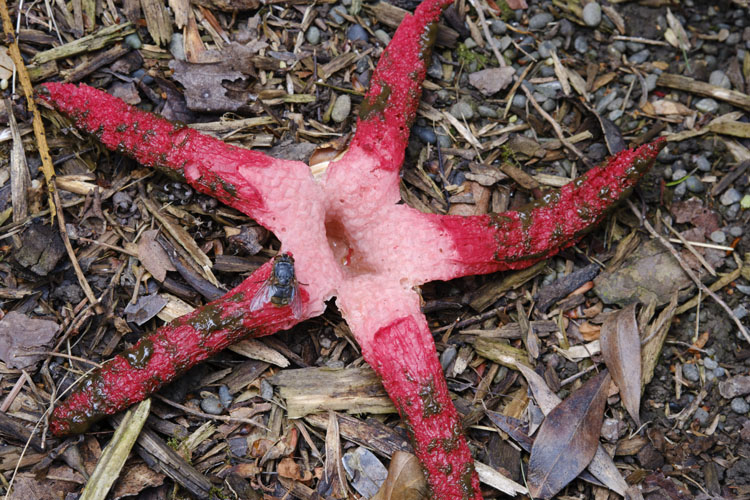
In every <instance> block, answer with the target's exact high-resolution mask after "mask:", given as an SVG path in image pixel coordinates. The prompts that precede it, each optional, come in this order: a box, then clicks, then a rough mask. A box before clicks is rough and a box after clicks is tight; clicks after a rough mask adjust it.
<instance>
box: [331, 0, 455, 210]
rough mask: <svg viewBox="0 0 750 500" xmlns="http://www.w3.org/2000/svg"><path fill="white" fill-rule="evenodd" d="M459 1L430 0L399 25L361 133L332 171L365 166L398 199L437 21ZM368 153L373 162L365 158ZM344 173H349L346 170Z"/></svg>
mask: <svg viewBox="0 0 750 500" xmlns="http://www.w3.org/2000/svg"><path fill="white" fill-rule="evenodd" d="M452 3H453V0H425V1H423V2H422V3H421V4H420V5H419V6H418V7H417V9H416V11H415V12H414V15H413V16H412V15H408V14H407V16H406V17H405V18H404V20H403V21H402V22H401V24H400V25H399V27H398V29H397V30H396V33H395V34H394V35H393V39H392V40H391V43H389V44H388V46H387V47H386V49H385V51H384V52H383V54H382V56H381V57H380V61H378V65H377V67H376V68H375V71H374V73H373V76H372V78H371V79H370V81H371V84H370V89H369V91H368V92H367V95H366V96H365V98H364V101H363V102H362V104H361V106H360V108H359V121H358V122H357V132H356V133H355V135H354V138H353V139H352V143H351V146H350V149H349V153H348V154H347V155H345V156H344V157H343V158H342V159H341V161H340V162H338V164H333V165H332V166H331V169H332V170H335V169H341V170H351V169H359V170H360V171H361V175H363V176H365V175H366V176H371V175H373V174H372V173H371V172H370V169H372V168H373V166H372V164H371V163H374V164H375V167H374V168H375V169H376V170H378V172H377V173H375V174H374V176H375V177H376V178H377V180H378V181H379V182H380V183H382V185H381V186H380V189H381V190H382V191H383V192H386V193H388V196H389V198H390V199H391V200H392V202H395V201H397V200H398V199H399V198H398V182H399V177H398V173H399V170H400V168H401V164H402V163H403V161H404V151H405V150H406V145H407V143H408V141H409V128H410V127H411V124H412V122H413V121H414V117H415V115H416V112H417V107H418V106H419V99H420V96H421V94H422V82H423V81H424V78H425V75H426V74H427V67H428V65H429V64H430V57H431V52H432V46H433V44H434V41H435V34H436V33H437V23H438V20H439V19H440V14H441V13H442V11H443V9H444V8H446V7H447V6H448V5H450V4H452ZM363 156H364V157H368V158H370V159H371V160H372V161H371V162H367V161H362V158H363ZM341 175H345V174H344V173H341Z"/></svg>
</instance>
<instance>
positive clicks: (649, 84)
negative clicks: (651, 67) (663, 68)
mask: <svg viewBox="0 0 750 500" xmlns="http://www.w3.org/2000/svg"><path fill="white" fill-rule="evenodd" d="M658 79H659V75H656V74H654V73H649V74H648V75H646V78H645V80H646V88H647V89H648V91H649V92H651V91H652V90H654V89H655V88H656V80H658Z"/></svg>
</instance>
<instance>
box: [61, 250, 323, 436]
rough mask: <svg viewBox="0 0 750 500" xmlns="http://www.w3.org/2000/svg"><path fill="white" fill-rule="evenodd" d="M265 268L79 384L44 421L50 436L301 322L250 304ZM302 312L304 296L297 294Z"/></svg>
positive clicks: (75, 429)
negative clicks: (248, 340) (244, 342)
mask: <svg viewBox="0 0 750 500" xmlns="http://www.w3.org/2000/svg"><path fill="white" fill-rule="evenodd" d="M272 268H273V261H270V262H268V263H267V264H265V265H264V266H262V267H261V268H260V269H258V270H257V271H256V272H255V273H253V274H252V275H251V276H250V277H249V278H247V279H246V280H245V281H243V282H242V283H241V284H240V285H239V286H238V287H236V288H235V289H234V290H232V291H230V292H229V293H228V294H227V295H225V296H224V297H222V298H221V299H219V300H216V301H214V302H211V303H209V304H206V305H205V306H203V307H199V308H198V309H196V310H195V311H193V312H192V313H190V314H187V315H185V316H182V317H180V318H177V319H176V320H174V321H172V322H171V323H169V324H168V325H165V326H163V327H161V328H159V329H158V330H156V331H155V332H154V333H152V334H151V335H148V336H146V337H144V338H142V339H141V340H140V341H139V342H138V343H137V344H136V345H135V346H133V347H131V348H130V349H127V350H125V351H124V352H122V353H120V354H119V355H118V356H116V357H114V358H113V359H111V360H109V361H108V362H106V363H105V364H104V366H103V367H102V368H100V369H98V370H96V371H94V372H93V373H91V374H90V375H88V376H87V377H86V378H84V380H82V381H81V383H80V384H79V386H78V387H77V388H76V389H75V390H74V391H73V393H72V394H71V395H70V396H69V397H68V398H67V399H66V400H65V401H64V402H63V403H62V404H60V405H59V406H57V407H56V408H55V409H54V411H53V413H52V418H51V420H50V430H51V431H52V433H53V434H55V435H65V434H73V433H80V432H84V431H85V430H86V429H87V428H88V427H89V426H90V425H91V424H93V423H94V422H96V421H97V420H100V419H102V418H103V417H105V416H107V415H111V414H114V413H117V412H119V411H121V410H123V409H125V408H127V407H128V406H130V405H132V404H134V403H137V402H138V401H141V400H143V399H145V398H147V397H148V396H149V395H150V394H152V393H153V392H155V391H157V390H158V389H159V388H160V387H161V386H163V385H165V384H167V383H168V382H170V381H172V380H174V379H175V378H176V377H177V376H179V375H180V374H182V373H184V372H185V371H187V370H188V369H189V368H191V367H192V366H194V365H195V364H197V363H199V362H200V361H203V360H205V359H207V358H209V357H211V356H213V355H214V354H216V353H218V352H219V351H221V350H222V349H224V348H225V347H227V346H229V345H230V344H233V343H235V342H237V341H238V340H240V339H241V338H243V337H260V336H264V335H271V334H273V333H275V332H277V331H279V330H283V329H288V328H291V327H292V326H293V325H295V324H296V323H298V322H299V321H302V319H304V317H303V318H296V317H295V315H294V313H293V311H292V307H290V306H286V307H277V306H274V305H273V304H270V303H268V304H266V305H265V306H264V307H262V308H260V309H258V310H256V311H251V310H250V309H251V308H250V303H251V301H252V300H253V297H254V296H255V294H256V293H257V291H258V289H259V288H260V287H261V286H262V285H263V283H264V282H265V280H266V278H268V276H269V275H270V273H271V272H272ZM299 293H300V299H301V300H302V307H303V309H306V307H305V306H306V305H307V304H308V301H309V296H308V294H307V292H306V291H305V290H304V288H301V289H300V290H299Z"/></svg>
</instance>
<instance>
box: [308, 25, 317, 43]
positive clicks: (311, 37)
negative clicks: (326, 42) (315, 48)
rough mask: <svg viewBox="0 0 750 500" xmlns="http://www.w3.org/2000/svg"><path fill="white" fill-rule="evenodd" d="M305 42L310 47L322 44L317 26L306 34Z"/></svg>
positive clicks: (312, 27) (311, 27)
mask: <svg viewBox="0 0 750 500" xmlns="http://www.w3.org/2000/svg"><path fill="white" fill-rule="evenodd" d="M305 40H307V43H309V44H310V45H318V44H319V43H320V29H318V27H317V26H310V29H308V30H307V33H305Z"/></svg>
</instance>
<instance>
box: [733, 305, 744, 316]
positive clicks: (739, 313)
mask: <svg viewBox="0 0 750 500" xmlns="http://www.w3.org/2000/svg"><path fill="white" fill-rule="evenodd" d="M732 313H734V315H735V316H737V319H744V318H746V317H747V315H748V311H747V309H745V306H743V305H739V306H737V307H735V308H734V309H732Z"/></svg>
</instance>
